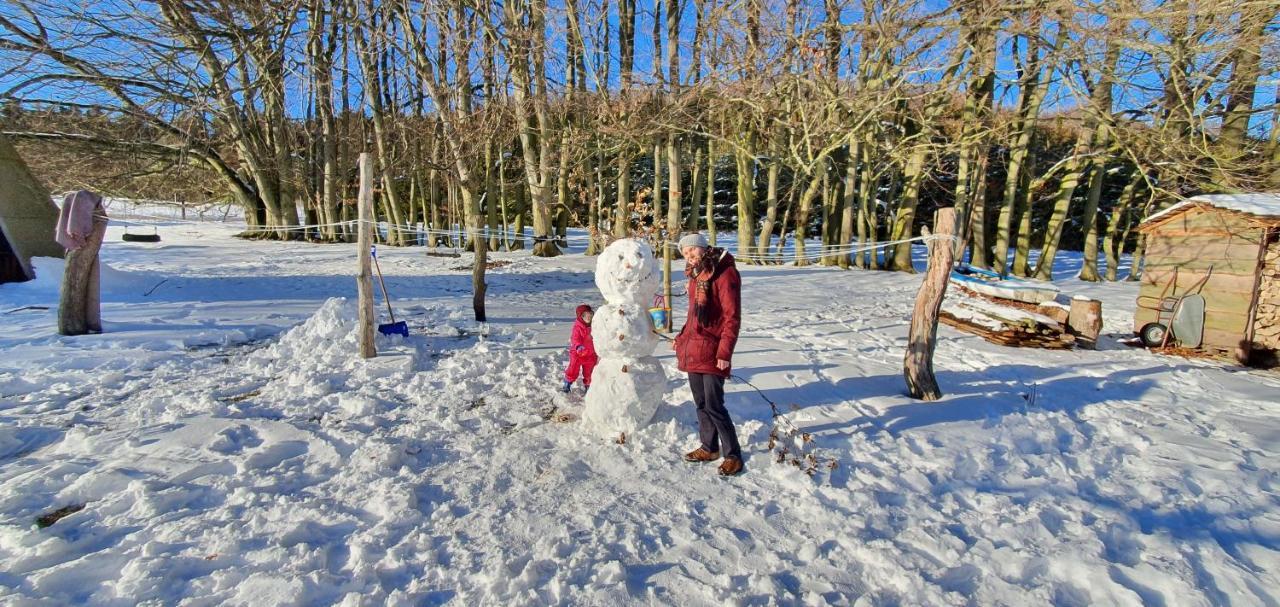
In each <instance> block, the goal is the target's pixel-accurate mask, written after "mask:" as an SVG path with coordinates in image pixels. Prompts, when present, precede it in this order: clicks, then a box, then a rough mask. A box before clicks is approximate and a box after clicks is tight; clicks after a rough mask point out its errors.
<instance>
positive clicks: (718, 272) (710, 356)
mask: <svg viewBox="0 0 1280 607" xmlns="http://www.w3.org/2000/svg"><path fill="white" fill-rule="evenodd" d="M713 252H714V253H716V254H718V255H719V259H717V260H716V264H715V272H714V273H713V274H712V276H711V289H710V292H709V293H708V298H707V306H708V308H709V310H710V313H709V314H708V316H709V319H708V321H707V322H706V323H705V324H704V323H703V322H701V321H699V320H698V316H697V314H695V313H694V305H695V303H696V301H697V298H696V296H695V294H696V293H697V279H696V278H690V279H689V313H688V316H687V317H686V318H685V323H684V328H682V329H680V334H679V335H677V336H676V361H677V363H678V366H679V368H680V370H681V371H684V372H686V373H705V374H708V375H719V376H720V377H726V378H727V377H729V372H730V369H717V368H716V360H717V359H719V360H726V361H732V360H733V348H734V346H736V345H738V329H739V327H740V326H741V325H742V316H741V310H742V309H741V295H742V277H741V276H739V275H738V268H737V267H735V266H734V264H733V255H730V254H729V252H728V251H717V250H716V249H711V250H710V251H708V254H712V253H713Z"/></svg>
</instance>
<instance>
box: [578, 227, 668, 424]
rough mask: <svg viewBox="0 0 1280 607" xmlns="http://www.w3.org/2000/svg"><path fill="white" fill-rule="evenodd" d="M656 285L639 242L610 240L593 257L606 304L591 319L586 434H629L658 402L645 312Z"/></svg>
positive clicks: (662, 378) (659, 384)
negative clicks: (595, 359) (593, 360)
mask: <svg viewBox="0 0 1280 607" xmlns="http://www.w3.org/2000/svg"><path fill="white" fill-rule="evenodd" d="M658 283H659V275H658V262H657V261H656V260H655V259H654V257H653V249H652V248H650V247H649V245H648V244H647V243H645V242H643V241H640V240H635V239H624V240H618V241H615V242H613V243H612V244H610V245H609V246H608V247H606V248H605V250H604V252H602V253H601V254H600V257H599V259H598V260H597V261H596V288H598V289H600V293H601V294H602V295H604V299H605V301H606V302H607V303H606V304H605V305H603V306H601V307H600V309H598V310H596V313H595V316H594V317H593V318H592V321H591V339H592V341H593V342H595V346H596V353H597V354H598V355H599V356H600V362H599V363H597V364H596V368H595V371H594V373H593V374H592V377H591V390H590V391H589V392H587V397H586V406H585V408H584V410H583V412H582V422H583V424H584V425H585V427H587V428H588V429H589V430H590V431H592V432H596V433H598V434H600V435H602V436H607V437H616V436H618V434H619V433H627V432H634V431H636V430H638V429H640V428H643V427H645V426H646V425H648V424H649V421H650V420H652V419H653V415H654V413H656V412H657V410H658V405H659V404H661V403H662V396H663V393H664V391H665V388H666V383H667V376H666V373H664V372H663V370H662V363H660V362H658V359H657V358H656V357H655V356H654V355H653V350H654V348H655V347H657V345H658V336H657V335H656V334H655V333H654V332H653V321H652V319H651V318H650V316H649V313H648V305H649V302H650V301H651V300H652V298H653V294H654V293H655V292H656V291H657V289H658Z"/></svg>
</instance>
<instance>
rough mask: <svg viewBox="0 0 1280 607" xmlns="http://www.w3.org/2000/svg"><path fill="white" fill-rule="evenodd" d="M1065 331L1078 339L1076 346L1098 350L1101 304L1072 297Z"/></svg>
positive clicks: (1083, 298)
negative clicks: (1067, 330) (1068, 331)
mask: <svg viewBox="0 0 1280 607" xmlns="http://www.w3.org/2000/svg"><path fill="white" fill-rule="evenodd" d="M1067 329H1069V330H1070V331H1071V332H1072V333H1073V334H1075V335H1076V337H1078V338H1079V339H1077V340H1076V345H1078V346H1080V347H1082V348H1085V349H1087V350H1096V349H1098V335H1099V334H1101V333H1102V302H1101V301H1098V300H1096V299H1090V298H1088V297H1084V296H1081V295H1077V296H1075V297H1072V298H1071V311H1070V312H1069V313H1068V314H1067Z"/></svg>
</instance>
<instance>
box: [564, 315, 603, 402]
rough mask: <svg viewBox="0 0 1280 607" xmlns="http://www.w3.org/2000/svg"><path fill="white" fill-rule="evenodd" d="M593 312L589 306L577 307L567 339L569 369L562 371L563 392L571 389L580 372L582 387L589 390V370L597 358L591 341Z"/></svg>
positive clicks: (592, 367)
mask: <svg viewBox="0 0 1280 607" xmlns="http://www.w3.org/2000/svg"><path fill="white" fill-rule="evenodd" d="M594 314H595V312H594V311H593V310H592V309H591V306H588V305H587V304H582V305H580V306H578V317H577V320H575V321H574V322H573V334H572V335H571V336H570V337H569V368H568V369H565V371H564V387H563V388H561V389H562V390H563V391H564V392H568V391H569V389H570V388H572V387H573V382H575V381H577V380H578V372H579V371H581V372H582V385H583V386H585V387H586V389H587V390H590V389H591V370H592V369H595V368H596V363H597V362H599V360H600V359H599V358H597V357H596V345H595V343H594V342H592V341H591V317H592V316H593V315H594Z"/></svg>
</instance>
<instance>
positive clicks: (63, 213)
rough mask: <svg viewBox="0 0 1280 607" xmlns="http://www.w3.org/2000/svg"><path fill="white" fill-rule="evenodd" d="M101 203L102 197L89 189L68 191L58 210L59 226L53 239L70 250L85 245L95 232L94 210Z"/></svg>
mask: <svg viewBox="0 0 1280 607" xmlns="http://www.w3.org/2000/svg"><path fill="white" fill-rule="evenodd" d="M101 205H102V197H101V196H99V195H97V194H94V193H93V192H90V191H88V190H78V191H75V192H70V193H68V194H67V195H66V197H65V198H63V199H62V208H61V209H60V210H59V211H58V227H57V228H55V230H54V234H53V239H54V240H56V241H58V244H60V245H62V247H63V248H64V249H67V250H68V251H73V250H75V249H79V248H80V247H83V246H84V242H85V239H87V238H88V237H89V234H90V233H92V232H93V216H94V212H95V211H97V209H98V207H100V206H101ZM104 215H105V213H104Z"/></svg>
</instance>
